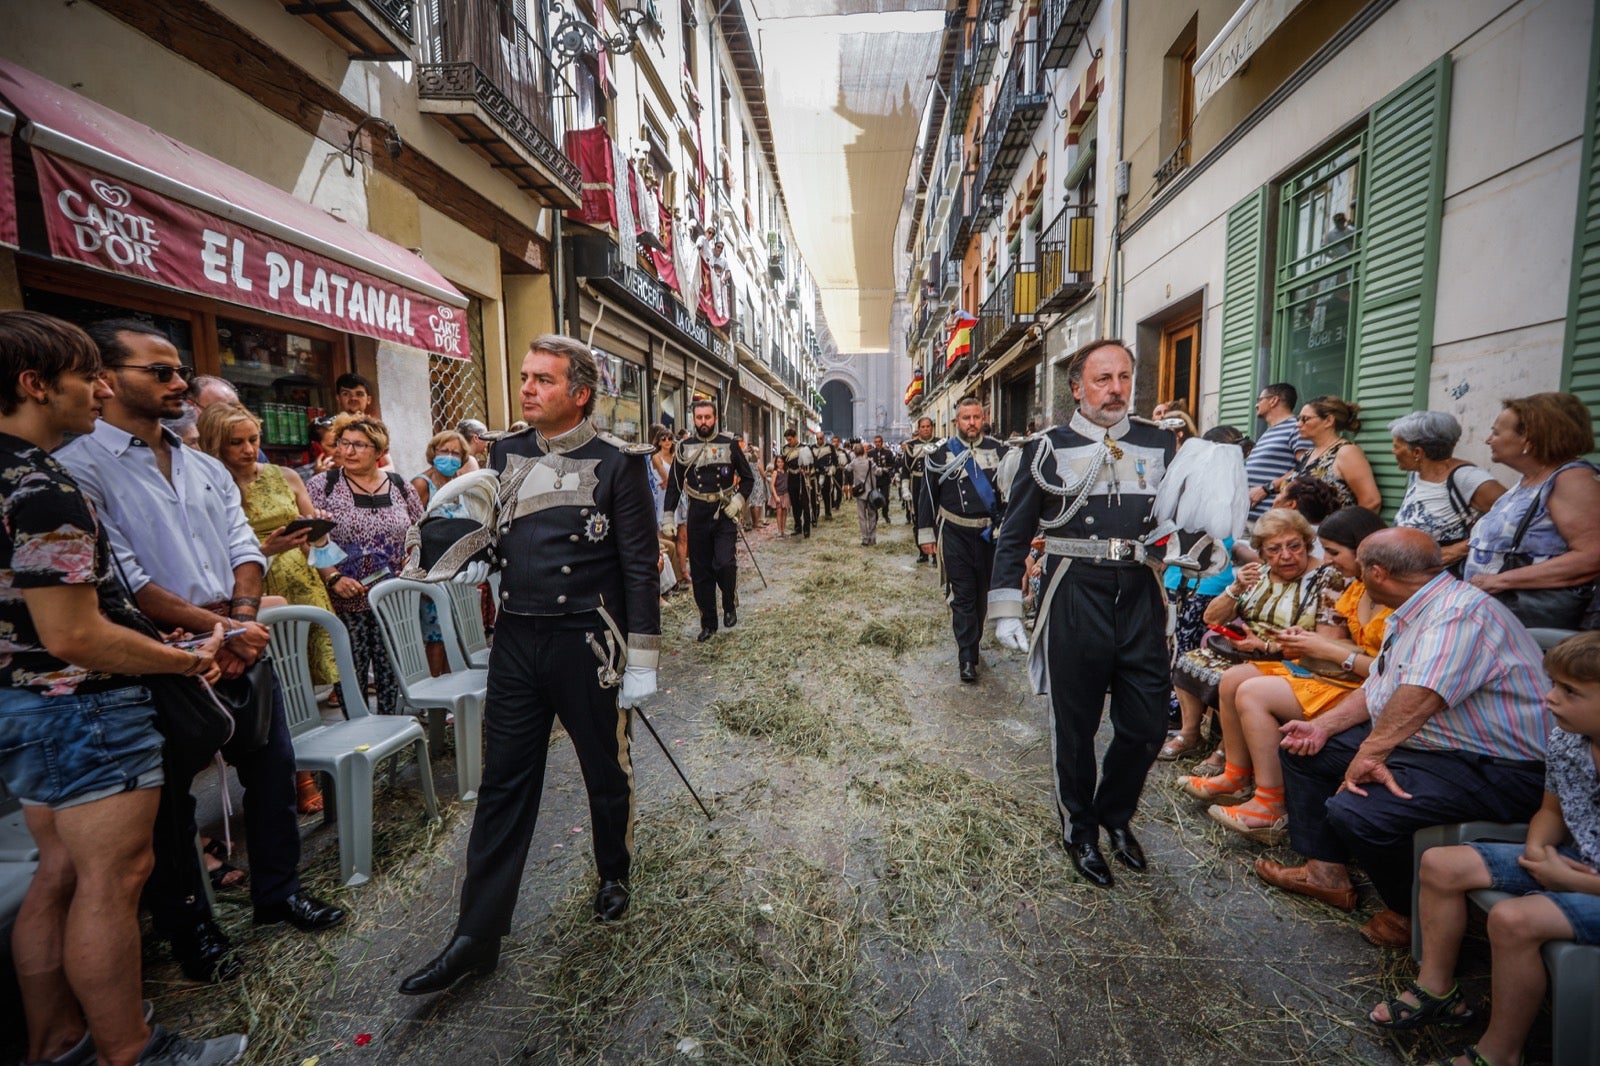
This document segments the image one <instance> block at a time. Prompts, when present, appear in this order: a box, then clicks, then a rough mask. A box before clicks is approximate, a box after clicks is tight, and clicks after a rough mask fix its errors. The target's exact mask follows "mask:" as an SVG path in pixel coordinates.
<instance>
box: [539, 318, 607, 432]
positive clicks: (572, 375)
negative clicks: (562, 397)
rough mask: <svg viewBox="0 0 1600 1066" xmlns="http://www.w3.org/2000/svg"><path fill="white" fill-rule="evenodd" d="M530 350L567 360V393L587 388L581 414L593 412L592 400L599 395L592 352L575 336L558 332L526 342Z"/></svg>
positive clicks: (597, 372) (596, 368) (597, 377)
mask: <svg viewBox="0 0 1600 1066" xmlns="http://www.w3.org/2000/svg"><path fill="white" fill-rule="evenodd" d="M528 350H529V351H530V352H544V353H546V354H547V355H559V356H561V357H562V358H563V359H565V360H566V361H567V395H568V396H576V395H578V390H579V389H588V390H589V401H588V402H587V403H585V404H584V405H583V416H584V417H585V418H588V417H589V416H590V415H592V414H594V401H595V399H596V397H598V396H599V395H600V367H599V365H598V364H596V363H595V361H594V352H593V351H591V350H590V348H589V346H588V345H587V344H585V343H583V342H582V341H580V340H578V339H577V338H576V337H563V336H562V335H561V334H559V333H546V334H544V335H542V336H539V337H535V338H533V340H531V341H529V342H528Z"/></svg>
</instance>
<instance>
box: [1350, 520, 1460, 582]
mask: <svg viewBox="0 0 1600 1066" xmlns="http://www.w3.org/2000/svg"><path fill="white" fill-rule="evenodd" d="M1389 532H1398V531H1395V530H1391V531H1389ZM1389 532H1386V533H1381V534H1374V535H1373V536H1369V537H1367V538H1366V539H1364V540H1362V542H1361V545H1360V547H1358V548H1357V549H1356V558H1357V559H1359V560H1360V562H1361V565H1362V566H1381V567H1383V568H1384V569H1385V570H1387V571H1389V574H1390V576H1392V577H1407V576H1410V575H1412V574H1426V573H1438V572H1439V571H1440V570H1442V569H1444V558H1443V556H1441V555H1440V554H1439V545H1438V544H1437V543H1436V542H1435V541H1434V540H1433V539H1432V538H1431V537H1428V536H1427V534H1425V533H1424V534H1422V535H1420V536H1415V537H1412V536H1390V535H1389ZM1409 532H1419V533H1420V530H1417V531H1409Z"/></svg>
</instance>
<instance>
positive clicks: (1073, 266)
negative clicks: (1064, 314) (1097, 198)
mask: <svg viewBox="0 0 1600 1066" xmlns="http://www.w3.org/2000/svg"><path fill="white" fill-rule="evenodd" d="M1093 287H1094V204H1069V205H1068V206H1066V207H1064V208H1062V209H1061V213H1060V214H1058V215H1056V217H1055V219H1054V220H1052V221H1051V223H1050V225H1049V226H1048V227H1046V229H1045V231H1044V232H1043V233H1042V234H1040V235H1039V310H1040V312H1050V311H1064V310H1066V309H1067V308H1068V307H1071V306H1072V305H1073V304H1075V303H1077V302H1078V301H1079V300H1080V299H1082V298H1083V297H1084V296H1085V295H1087V294H1088V292H1089V290H1090V289H1092V288H1093Z"/></svg>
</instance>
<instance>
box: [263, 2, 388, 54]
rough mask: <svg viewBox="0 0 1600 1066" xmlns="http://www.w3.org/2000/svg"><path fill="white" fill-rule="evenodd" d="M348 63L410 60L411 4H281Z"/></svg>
mask: <svg viewBox="0 0 1600 1066" xmlns="http://www.w3.org/2000/svg"><path fill="white" fill-rule="evenodd" d="M281 2H282V4H283V9H284V10H285V11H287V12H288V13H289V14H291V15H299V16H300V18H301V19H303V20H305V21H306V22H307V23H309V24H310V25H312V26H314V27H316V29H317V30H318V31H319V32H320V33H322V34H323V35H324V36H326V37H328V38H329V39H330V40H332V41H333V43H334V44H336V45H338V46H339V47H340V48H342V49H344V51H345V54H347V55H348V56H349V57H350V58H351V59H381V60H395V59H411V58H412V49H413V47H414V43H413V42H414V41H415V40H416V37H415V34H414V31H413V29H412V27H413V18H412V0H281Z"/></svg>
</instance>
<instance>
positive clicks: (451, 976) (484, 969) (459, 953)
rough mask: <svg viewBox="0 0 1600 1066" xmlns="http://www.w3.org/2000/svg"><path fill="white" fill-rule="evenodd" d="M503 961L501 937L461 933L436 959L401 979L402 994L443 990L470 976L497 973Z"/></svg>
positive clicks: (421, 994) (413, 994) (421, 993)
mask: <svg viewBox="0 0 1600 1066" xmlns="http://www.w3.org/2000/svg"><path fill="white" fill-rule="evenodd" d="M499 964H500V938H499V937H497V936H461V935H459V934H458V935H457V936H456V937H455V939H453V940H451V941H450V943H449V945H448V946H447V947H446V948H445V949H444V950H443V951H441V952H439V954H438V955H437V956H436V957H435V958H434V960H433V961H432V962H430V963H428V965H426V966H424V967H423V968H422V969H420V970H418V971H417V972H416V973H414V974H412V975H411V976H410V977H407V978H406V979H405V980H404V981H401V982H400V994H401V995H402V996H426V995H428V994H429V993H430V992H443V991H444V990H445V989H447V988H449V987H450V986H451V985H453V984H455V983H456V982H458V981H462V980H465V979H466V978H468V977H481V976H482V975H483V974H486V973H493V972H494V968H495V967H496V966H498V965H499Z"/></svg>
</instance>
